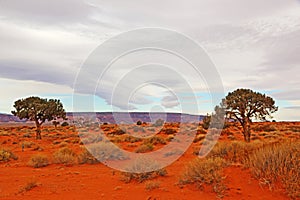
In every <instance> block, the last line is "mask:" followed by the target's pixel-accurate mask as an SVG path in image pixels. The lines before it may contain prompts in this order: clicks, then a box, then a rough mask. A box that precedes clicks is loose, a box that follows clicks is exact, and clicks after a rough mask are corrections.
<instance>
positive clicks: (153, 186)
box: [145, 181, 160, 191]
mask: <svg viewBox="0 0 300 200" xmlns="http://www.w3.org/2000/svg"><path fill="white" fill-rule="evenodd" d="M159 187H160V182H159V181H147V182H145V189H146V190H148V191H151V190H154V189H157V188H159Z"/></svg>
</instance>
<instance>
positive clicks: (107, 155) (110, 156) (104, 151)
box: [86, 141, 128, 161]
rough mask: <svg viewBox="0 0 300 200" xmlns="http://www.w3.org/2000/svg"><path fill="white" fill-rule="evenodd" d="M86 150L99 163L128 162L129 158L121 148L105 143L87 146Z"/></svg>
mask: <svg viewBox="0 0 300 200" xmlns="http://www.w3.org/2000/svg"><path fill="white" fill-rule="evenodd" d="M86 148H87V149H88V150H89V152H90V153H91V154H92V155H93V156H94V157H95V158H96V159H97V160H99V161H105V160H126V159H127V158H128V157H127V155H126V154H125V153H124V152H123V151H122V150H121V149H120V148H118V147H117V146H115V145H114V144H112V143H109V142H105V141H102V142H100V143H98V144H91V145H87V146H86Z"/></svg>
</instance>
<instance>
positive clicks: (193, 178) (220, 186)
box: [179, 158, 226, 196]
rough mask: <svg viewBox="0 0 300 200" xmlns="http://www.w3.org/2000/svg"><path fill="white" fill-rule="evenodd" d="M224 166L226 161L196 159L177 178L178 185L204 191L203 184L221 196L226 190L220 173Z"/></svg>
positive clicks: (219, 159) (220, 159)
mask: <svg viewBox="0 0 300 200" xmlns="http://www.w3.org/2000/svg"><path fill="white" fill-rule="evenodd" d="M225 166H226V161H225V160H224V159H222V158H207V159H206V158H205V159H200V158H196V159H195V160H193V161H191V162H190V163H189V164H188V165H187V166H186V168H185V171H184V172H183V173H182V175H181V177H180V178H179V184H180V185H185V184H195V185H196V187H197V188H199V189H204V187H203V186H204V184H207V185H211V186H212V188H213V191H214V192H216V193H217V194H218V195H220V196H221V195H223V193H224V191H225V188H226V187H225V185H224V183H223V175H222V173H221V169H222V168H223V167H225Z"/></svg>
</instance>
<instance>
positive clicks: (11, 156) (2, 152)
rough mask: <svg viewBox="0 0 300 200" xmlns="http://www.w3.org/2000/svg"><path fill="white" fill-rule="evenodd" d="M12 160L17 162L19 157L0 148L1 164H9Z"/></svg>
mask: <svg viewBox="0 0 300 200" xmlns="http://www.w3.org/2000/svg"><path fill="white" fill-rule="evenodd" d="M11 159H13V160H17V159H18V157H17V156H15V155H14V154H13V153H12V152H11V151H10V150H7V149H1V148H0V162H7V161H10V160H11Z"/></svg>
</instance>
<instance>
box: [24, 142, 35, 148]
mask: <svg viewBox="0 0 300 200" xmlns="http://www.w3.org/2000/svg"><path fill="white" fill-rule="evenodd" d="M35 145H36V144H35V143H34V142H30V141H24V142H23V143H22V147H24V148H31V147H33V146H35Z"/></svg>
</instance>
